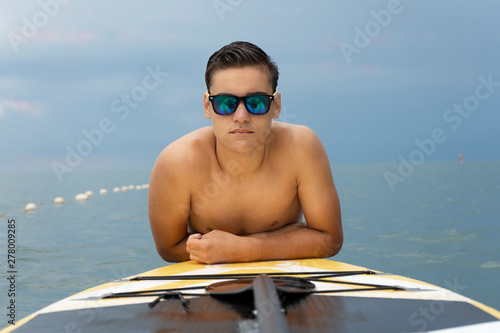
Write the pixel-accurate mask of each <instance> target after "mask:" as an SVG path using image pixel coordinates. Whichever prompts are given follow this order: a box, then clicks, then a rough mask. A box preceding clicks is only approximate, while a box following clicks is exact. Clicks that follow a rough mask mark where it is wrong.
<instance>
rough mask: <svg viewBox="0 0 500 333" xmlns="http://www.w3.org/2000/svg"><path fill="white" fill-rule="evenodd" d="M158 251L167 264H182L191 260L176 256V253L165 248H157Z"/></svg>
mask: <svg viewBox="0 0 500 333" xmlns="http://www.w3.org/2000/svg"><path fill="white" fill-rule="evenodd" d="M156 250H157V251H158V254H159V255H160V257H161V258H162V259H163V260H165V261H166V262H182V261H188V260H189V258H186V256H182V255H179V254H176V253H174V251H169V250H167V249H164V248H156Z"/></svg>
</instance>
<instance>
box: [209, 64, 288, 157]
mask: <svg viewBox="0 0 500 333" xmlns="http://www.w3.org/2000/svg"><path fill="white" fill-rule="evenodd" d="M257 93H260V94H266V95H272V94H273V93H274V91H273V90H272V86H271V83H270V82H269V74H268V72H267V71H266V70H265V69H263V68H261V67H256V66H248V67H241V68H228V69H222V70H218V71H216V72H215V73H214V74H213V77H212V85H211V87H210V95H212V96H214V95H219V94H230V95H235V96H240V97H242V96H248V95H252V94H257ZM203 105H204V111H205V117H206V118H207V119H212V128H213V130H214V133H215V136H216V138H217V143H218V144H222V145H223V146H224V147H226V148H228V149H229V150H231V151H233V152H237V153H249V152H251V151H253V150H256V149H258V148H259V147H261V146H262V145H264V144H265V142H266V140H267V138H268V137H269V133H270V131H271V123H272V119H277V118H278V116H279V113H280V107H281V96H280V94H279V93H277V94H276V97H275V99H274V101H273V102H272V103H271V108H270V110H269V112H268V113H266V114H263V115H253V114H251V113H249V112H248V111H247V109H246V108H245V105H243V103H242V102H240V104H239V105H238V108H237V109H236V112H235V113H233V114H231V115H225V116H221V115H218V114H216V113H215V112H214V110H213V108H212V105H211V103H210V101H209V100H208V95H207V94H205V96H204V99H203Z"/></svg>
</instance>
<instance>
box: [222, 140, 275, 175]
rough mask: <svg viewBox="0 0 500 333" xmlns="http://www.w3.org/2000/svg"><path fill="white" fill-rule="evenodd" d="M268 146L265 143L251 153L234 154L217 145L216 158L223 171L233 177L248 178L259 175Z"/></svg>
mask: <svg viewBox="0 0 500 333" xmlns="http://www.w3.org/2000/svg"><path fill="white" fill-rule="evenodd" d="M266 152H267V144H266V143H264V144H263V145H261V146H258V147H257V148H255V149H254V150H252V151H249V152H244V153H240V152H234V151H230V150H228V149H226V148H225V147H223V146H222V145H218V144H217V141H216V143H215V156H216V158H217V162H219V166H220V167H221V169H222V170H223V171H224V172H225V173H227V174H229V175H230V176H233V177H248V176H251V175H253V174H255V173H257V172H258V171H259V170H260V168H261V166H262V164H263V162H264V159H265V157H266Z"/></svg>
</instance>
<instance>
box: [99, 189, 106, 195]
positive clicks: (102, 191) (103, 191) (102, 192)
mask: <svg viewBox="0 0 500 333" xmlns="http://www.w3.org/2000/svg"><path fill="white" fill-rule="evenodd" d="M106 193H108V190H106V189H105V188H101V189H100V190H99V194H106Z"/></svg>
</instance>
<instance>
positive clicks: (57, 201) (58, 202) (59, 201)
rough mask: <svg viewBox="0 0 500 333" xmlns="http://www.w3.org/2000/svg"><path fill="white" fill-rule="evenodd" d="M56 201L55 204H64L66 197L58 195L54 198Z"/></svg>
mask: <svg viewBox="0 0 500 333" xmlns="http://www.w3.org/2000/svg"><path fill="white" fill-rule="evenodd" d="M54 203H55V204H63V203H64V199H63V198H61V197H57V198H55V199H54Z"/></svg>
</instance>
